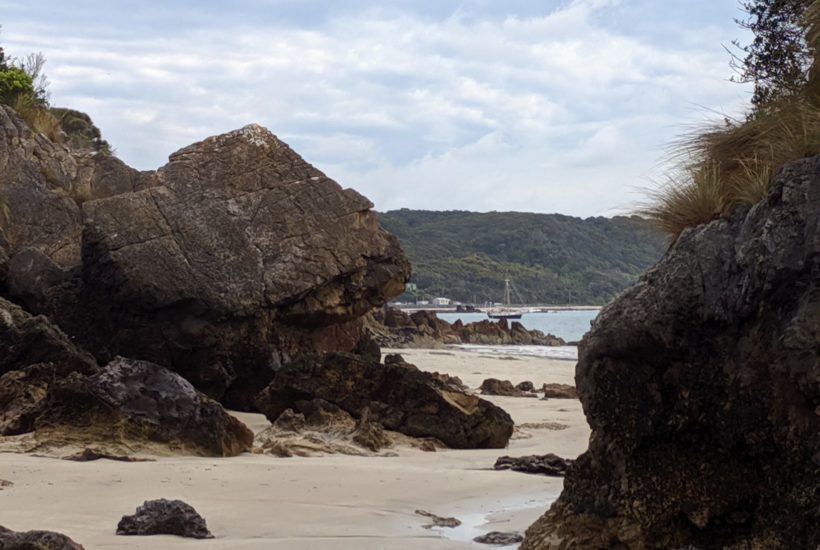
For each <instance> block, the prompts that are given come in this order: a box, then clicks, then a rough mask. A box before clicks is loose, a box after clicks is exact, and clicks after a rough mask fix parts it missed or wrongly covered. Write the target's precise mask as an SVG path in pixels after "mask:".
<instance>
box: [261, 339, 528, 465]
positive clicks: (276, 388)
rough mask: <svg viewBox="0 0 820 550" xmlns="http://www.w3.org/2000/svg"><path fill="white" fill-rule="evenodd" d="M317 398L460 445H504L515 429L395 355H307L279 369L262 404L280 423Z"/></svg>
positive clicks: (498, 412) (502, 415)
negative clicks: (371, 357) (378, 358)
mask: <svg viewBox="0 0 820 550" xmlns="http://www.w3.org/2000/svg"><path fill="white" fill-rule="evenodd" d="M315 398H318V399H323V400H325V401H328V402H330V403H334V404H335V405H338V406H339V407H341V408H342V409H344V410H345V411H347V412H348V413H350V414H351V415H353V416H354V417H359V416H361V414H362V411H363V410H364V409H365V408H367V409H368V410H369V411H370V417H371V418H372V420H374V421H376V422H378V423H379V424H381V425H382V426H384V427H385V428H386V429H388V430H393V431H398V432H401V433H404V434H406V435H409V436H412V437H433V438H436V439H438V440H440V441H442V442H443V443H444V444H445V445H448V446H450V447H454V448H459V449H470V448H503V447H504V446H506V445H507V442H508V441H509V438H510V436H511V435H512V432H513V421H512V419H511V418H510V416H509V415H508V414H507V413H506V412H504V411H503V410H502V409H500V408H498V407H496V406H495V405H493V404H492V403H489V402H488V401H485V400H483V399H480V398H478V397H476V396H474V395H469V394H467V393H464V392H463V391H461V389H460V388H459V387H458V386H456V385H454V384H448V383H447V382H445V381H443V379H442V378H441V377H437V376H435V375H433V374H430V373H426V372H423V371H420V370H419V369H418V368H416V367H415V366H414V365H410V364H408V363H405V362H404V360H403V359H402V358H401V357H400V356H395V355H392V356H391V355H388V356H387V357H386V358H385V362H384V364H381V363H378V362H375V361H368V360H366V359H363V358H362V357H359V356H355V355H351V354H345V353H329V354H326V355H324V356H322V357H312V358H311V357H304V358H302V359H300V360H297V361H294V362H293V363H291V364H289V365H286V366H284V367H282V368H281V369H280V370H279V371H278V372H277V373H276V377H275V378H274V380H273V382H272V383H271V384H270V385H269V386H268V387H267V388H266V389H265V390H264V391H263V392H261V393H260V394H259V396H258V398H257V405H258V407H259V410H260V411H262V412H263V413H264V414H265V416H267V417H268V419H269V420H271V421H275V420H276V419H277V418H278V417H279V415H281V414H282V413H283V412H284V411H285V410H286V409H294V410H299V407H300V402H302V401H306V400H308V401H309V400H311V399H315Z"/></svg>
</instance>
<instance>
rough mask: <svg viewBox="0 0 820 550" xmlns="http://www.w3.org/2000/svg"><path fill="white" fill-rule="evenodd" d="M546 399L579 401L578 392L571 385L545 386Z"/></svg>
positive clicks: (543, 390)
mask: <svg viewBox="0 0 820 550" xmlns="http://www.w3.org/2000/svg"><path fill="white" fill-rule="evenodd" d="M541 391H542V392H543V393H544V399H578V390H576V389H575V386H570V385H569V384H544V385H543V386H542V387H541Z"/></svg>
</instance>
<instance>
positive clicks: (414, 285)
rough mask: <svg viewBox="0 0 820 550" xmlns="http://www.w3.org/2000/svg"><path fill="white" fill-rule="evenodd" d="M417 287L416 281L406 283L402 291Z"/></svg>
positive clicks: (410, 290) (413, 290) (409, 290)
mask: <svg viewBox="0 0 820 550" xmlns="http://www.w3.org/2000/svg"><path fill="white" fill-rule="evenodd" d="M418 289H419V288H418V287H417V286H416V283H407V284H406V285H405V286H404V291H405V292H415V291H417V290H418Z"/></svg>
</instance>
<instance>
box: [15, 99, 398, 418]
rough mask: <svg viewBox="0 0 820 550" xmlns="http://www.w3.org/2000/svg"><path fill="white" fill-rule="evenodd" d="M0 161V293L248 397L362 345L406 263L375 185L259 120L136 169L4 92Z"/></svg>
mask: <svg viewBox="0 0 820 550" xmlns="http://www.w3.org/2000/svg"><path fill="white" fill-rule="evenodd" d="M0 173H2V174H3V179H2V182H0V183H1V184H0V203H2V204H5V205H6V207H7V208H6V210H7V212H5V211H4V216H3V218H2V223H0V295H4V296H7V297H10V298H11V299H12V300H13V301H15V302H17V303H19V304H21V305H22V306H23V307H25V308H26V309H27V310H28V311H31V312H34V313H37V314H45V315H47V316H48V317H49V319H50V320H51V321H52V322H53V323H54V324H56V325H58V326H59V327H60V328H61V329H62V330H63V331H64V332H65V333H66V334H68V335H69V336H70V338H71V339H72V341H74V342H76V343H77V344H78V345H79V346H80V347H82V348H83V349H86V350H88V351H89V352H91V353H92V354H93V355H94V356H95V357H96V359H97V361H98V362H100V363H101V364H103V363H106V362H108V361H110V360H112V359H113V358H114V357H115V356H117V355H121V356H127V357H134V358H136V359H142V360H148V361H152V362H155V363H157V364H160V365H163V366H165V367H168V368H170V369H172V370H174V371H176V372H178V373H180V374H182V375H183V376H184V377H185V378H186V379H188V380H189V381H191V382H192V383H193V384H194V385H195V386H196V387H197V388H198V389H200V390H202V391H204V392H206V393H207V394H208V395H210V396H212V397H215V398H218V399H221V400H222V401H223V402H224V403H227V404H230V405H232V406H234V407H237V408H242V409H248V408H250V407H252V400H253V396H254V395H255V394H256V393H257V392H258V391H259V390H261V389H262V388H264V387H265V385H267V383H268V382H270V380H271V378H272V376H273V372H274V371H275V370H276V369H277V368H278V367H279V366H280V365H281V364H282V363H284V362H287V361H289V360H290V359H291V357H293V356H294V355H297V354H299V353H301V352H303V351H305V350H307V351H313V352H321V351H350V350H352V349H353V348H354V347H355V346H356V344H357V342H358V341H359V339H360V337H361V334H362V327H361V325H362V322H361V320H360V317H361V316H362V315H364V314H365V313H366V312H367V311H369V310H370V309H372V308H373V307H378V306H381V305H382V304H384V303H385V302H386V301H387V300H388V299H390V298H391V297H393V296H395V295H398V294H399V293H400V292H402V291H403V290H404V283H405V281H406V279H407V278H408V277H409V272H410V267H409V264H408V262H407V260H406V259H405V257H404V255H403V253H402V252H401V249H400V248H399V245H398V242H397V240H396V239H395V238H393V237H392V236H391V235H389V234H387V233H386V232H384V231H383V230H382V229H380V227H379V225H378V222H377V219H376V215H375V213H374V212H372V211H371V207H372V204H371V203H370V202H369V201H367V199H365V198H364V197H362V196H361V195H359V194H358V193H356V192H355V191H353V190H350V189H346V190H345V189H342V188H341V187H340V186H339V185H338V184H337V183H336V182H334V181H333V180H331V179H330V178H328V177H327V176H325V175H324V174H323V173H322V172H320V171H319V170H317V169H316V168H314V167H313V166H311V165H310V164H308V163H306V162H305V161H304V160H303V159H302V158H301V157H299V155H297V154H296V153H295V152H294V151H293V150H291V149H290V148H289V147H288V146H287V145H286V144H285V143H283V142H282V141H280V140H279V139H277V138H276V137H275V136H274V135H273V134H271V133H270V132H268V131H267V130H265V129H263V128H261V127H259V126H256V125H251V126H247V127H245V128H243V129H241V130H237V131H235V132H230V133H228V134H224V135H221V136H216V137H213V138H209V139H206V140H204V141H202V142H200V143H196V144H194V145H191V146H190V147H186V148H185V149H182V150H180V151H178V152H176V153H174V154H173V155H171V157H170V161H169V163H168V164H167V165H165V166H164V167H162V168H160V169H159V170H157V171H156V172H137V171H135V170H132V169H131V168H129V167H127V166H125V165H124V164H123V163H122V162H120V161H119V160H117V159H115V158H113V157H111V156H110V155H106V154H104V153H89V152H87V151H86V152H78V151H74V150H71V149H70V148H68V147H67V146H63V145H59V144H55V143H52V142H51V141H49V140H48V139H46V138H45V137H43V136H40V135H36V134H34V133H32V132H31V131H30V130H29V129H28V128H27V127H26V126H25V124H24V123H23V122H22V120H21V119H19V118H18V117H16V115H15V114H14V112H13V111H11V110H10V109H9V108H7V107H5V106H0ZM43 212H48V215H47V216H44V215H43ZM6 214H7V215H6ZM35 362H37V361H35ZM40 362H42V361H40ZM0 372H2V371H0Z"/></svg>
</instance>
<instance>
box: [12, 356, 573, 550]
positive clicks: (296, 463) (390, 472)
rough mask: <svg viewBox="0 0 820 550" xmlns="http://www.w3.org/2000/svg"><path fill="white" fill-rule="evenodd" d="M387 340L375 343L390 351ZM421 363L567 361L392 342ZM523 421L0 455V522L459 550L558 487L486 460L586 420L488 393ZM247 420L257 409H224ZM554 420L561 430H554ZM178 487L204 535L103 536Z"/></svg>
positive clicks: (86, 538)
mask: <svg viewBox="0 0 820 550" xmlns="http://www.w3.org/2000/svg"><path fill="white" fill-rule="evenodd" d="M389 352H390V350H385V353H389ZM399 353H402V354H403V355H404V357H405V358H406V359H407V361H409V362H411V363H414V364H416V365H417V366H419V367H420V368H422V369H424V370H429V371H439V372H446V373H448V374H451V375H454V376H459V377H460V378H461V379H462V380H463V381H464V382H465V383H466V384H467V385H469V386H470V387H472V388H476V387H478V386H479V385H480V384H481V382H482V381H483V380H484V379H485V378H488V377H491V376H492V377H495V378H502V379H509V380H511V381H512V382H513V383H518V382H521V381H522V380H530V381H532V382H533V383H535V385H536V387H540V386H541V384H542V383H544V382H557V383H565V384H572V383H573V376H574V364H573V363H571V362H568V361H556V360H548V359H540V358H516V359H505V358H503V356H502V357H498V356H494V357H488V356H483V355H479V354H476V353H469V352H463V351H449V350H399ZM489 399H490V400H492V401H493V402H494V403H496V404H498V405H499V406H501V407H502V408H504V409H505V410H507V411H508V412H509V413H510V415H511V416H512V417H513V419H514V420H515V421H516V424H517V425H520V426H522V428H520V431H519V432H518V433H517V434H516V435H514V439H513V440H512V441H511V442H510V445H509V447H508V448H507V449H496V450H481V451H439V452H435V453H425V452H422V451H419V450H415V449H409V448H402V449H399V450H398V454H399V456H397V457H378V458H374V457H351V456H339V455H335V456H325V457H317V458H275V457H271V456H266V455H255V454H250V453H248V454H245V455H242V456H239V457H235V458H219V459H214V458H191V457H170V458H168V457H166V458H158V459H157V461H156V462H136V463H121V462H111V461H106V460H99V461H95V462H87V463H77V462H70V461H64V460H57V459H50V458H39V457H35V456H29V455H20V454H10V453H5V454H0V479H5V480H8V481H11V482H12V483H13V485H12V486H10V487H6V488H0V525H3V526H5V527H7V528H10V529H14V530H28V529H48V530H53V531H59V532H62V533H65V534H67V535H69V536H70V537H72V538H73V539H74V540H76V541H77V542H79V543H80V544H83V545H84V546H85V547H86V548H87V549H96V548H145V549H157V550H158V549H164V548H186V547H191V548H193V547H196V548H197V549H215V548H238V549H254V550H262V549H317V548H328V549H330V548H333V549H339V548H342V549H346V548H350V549H381V548H391V549H392V548H398V549H419V550H421V549H434V550H435V549H464V548H482V547H483V548H489V547H486V546H482V545H477V544H474V543H472V542H469V541H470V539H472V537H474V536H476V535H479V534H482V533H485V532H487V531H492V530H499V531H523V530H524V529H526V527H527V526H528V525H529V524H530V523H532V521H534V520H535V519H536V518H537V517H538V516H539V515H540V514H542V513H543V512H544V510H545V509H546V507H547V506H548V503H549V502H551V500H552V499H554V498H555V497H557V495H558V494H559V493H560V490H561V486H562V479H561V478H547V477H543V476H533V475H527V474H521V473H517V472H509V471H503V472H496V471H494V470H492V466H493V463H494V462H495V460H496V459H497V458H498V457H499V456H502V455H506V454H509V455H513V456H520V455H527V454H543V453H548V452H552V453H555V454H558V455H560V456H564V457H574V456H577V455H578V454H580V453H581V452H583V451H584V450H585V448H586V446H587V441H588V438H589V429H588V427H587V425H586V422H585V419H584V416H583V413H582V411H581V405H580V403H579V402H578V401H576V400H558V399H553V400H549V401H542V400H540V399H531V398H504V397H490V398H489ZM237 416H238V417H240V418H241V419H242V420H243V421H245V422H246V423H247V424H248V425H249V426H250V427H251V428H252V429H253V430H254V431H259V430H261V429H263V428H264V427H266V426H267V425H268V423H267V421H266V420H265V418H264V417H262V416H261V415H251V414H244V413H237ZM557 428H561V429H557ZM155 498H169V499H174V498H178V499H182V500H184V501H186V502H188V503H189V504H191V505H192V506H194V507H195V508H196V509H197V511H199V512H200V513H201V514H202V515H203V516H204V517H205V519H206V520H207V522H208V527H209V528H210V530H211V531H212V532H213V533H214V535H215V536H216V538H215V539H212V540H190V539H181V538H177V537H169V536H153V537H121V536H116V535H115V529H116V525H117V522H118V521H119V519H120V517H121V516H122V515H124V514H132V513H133V512H134V510H135V508H136V507H137V506H138V505H139V504H141V503H142V502H143V501H144V500H149V499H155ZM417 509H423V510H428V511H430V512H433V513H435V514H438V515H440V516H454V517H457V518H459V519H461V520H462V521H463V522H464V525H463V526H462V527H460V528H457V529H446V528H437V529H424V528H423V527H422V526H423V525H424V524H425V523H426V518H423V517H421V516H418V515H416V514H415V513H414V511H415V510H417Z"/></svg>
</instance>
